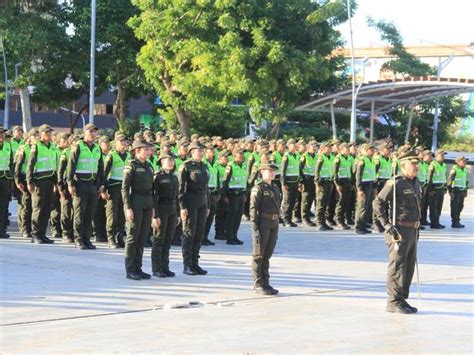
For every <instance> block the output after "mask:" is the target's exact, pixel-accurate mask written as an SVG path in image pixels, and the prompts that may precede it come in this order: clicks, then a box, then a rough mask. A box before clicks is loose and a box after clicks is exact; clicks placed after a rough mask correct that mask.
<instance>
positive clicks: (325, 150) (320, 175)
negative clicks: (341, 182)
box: [314, 143, 334, 231]
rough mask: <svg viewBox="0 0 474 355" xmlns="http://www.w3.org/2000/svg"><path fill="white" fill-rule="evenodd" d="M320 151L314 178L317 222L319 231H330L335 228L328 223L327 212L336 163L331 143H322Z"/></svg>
mask: <svg viewBox="0 0 474 355" xmlns="http://www.w3.org/2000/svg"><path fill="white" fill-rule="evenodd" d="M320 149H321V154H320V155H319V158H318V160H317V162H316V170H315V178H314V181H315V183H316V222H317V229H318V230H321V231H329V230H333V228H332V227H330V226H329V225H328V224H327V223H326V211H327V208H328V206H329V200H330V198H331V193H332V189H333V186H334V185H333V178H334V176H333V174H334V168H333V166H334V162H333V160H332V156H331V146H330V144H329V143H322V144H321V148H320Z"/></svg>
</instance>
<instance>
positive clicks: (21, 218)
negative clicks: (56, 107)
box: [13, 128, 39, 240]
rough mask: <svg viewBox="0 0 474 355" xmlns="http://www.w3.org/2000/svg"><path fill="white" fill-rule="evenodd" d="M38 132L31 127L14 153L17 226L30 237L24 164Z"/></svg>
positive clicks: (28, 201) (28, 203) (28, 202)
mask: <svg viewBox="0 0 474 355" xmlns="http://www.w3.org/2000/svg"><path fill="white" fill-rule="evenodd" d="M38 138H39V132H38V130H37V129H36V128H34V129H31V130H30V131H29V132H28V133H27V135H26V136H25V143H24V144H23V145H22V146H20V147H19V148H18V149H17V151H16V154H15V162H14V172H13V175H14V177H15V185H16V187H17V188H18V190H19V191H20V194H21V196H20V198H19V200H18V227H19V229H20V233H21V235H22V236H23V238H26V239H30V240H31V239H32V238H31V214H32V207H31V194H30V192H29V191H28V188H27V184H26V166H27V164H28V160H29V158H30V150H31V144H36V141H37V140H38Z"/></svg>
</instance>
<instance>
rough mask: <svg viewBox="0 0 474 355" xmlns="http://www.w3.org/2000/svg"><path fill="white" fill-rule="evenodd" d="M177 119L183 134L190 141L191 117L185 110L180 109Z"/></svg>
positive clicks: (177, 111)
mask: <svg viewBox="0 0 474 355" xmlns="http://www.w3.org/2000/svg"><path fill="white" fill-rule="evenodd" d="M176 117H177V118H178V122H179V127H180V129H181V134H182V135H183V136H184V137H186V138H188V139H189V138H191V131H190V124H191V117H190V116H189V115H188V114H187V113H186V111H185V110H184V109H183V108H178V109H177V110H176Z"/></svg>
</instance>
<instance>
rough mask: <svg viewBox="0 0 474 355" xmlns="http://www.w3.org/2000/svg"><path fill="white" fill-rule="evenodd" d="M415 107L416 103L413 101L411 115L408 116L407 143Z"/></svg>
mask: <svg viewBox="0 0 474 355" xmlns="http://www.w3.org/2000/svg"><path fill="white" fill-rule="evenodd" d="M414 107H415V103H414V102H412V103H411V104H410V115H409V116H408V124H407V131H406V132H405V143H408V139H409V138H410V131H411V123H412V122H413V109H414Z"/></svg>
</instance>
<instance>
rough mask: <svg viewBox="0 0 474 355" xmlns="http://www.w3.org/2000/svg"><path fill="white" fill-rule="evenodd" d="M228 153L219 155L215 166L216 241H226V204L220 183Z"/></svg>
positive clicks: (222, 179) (225, 151)
mask: <svg viewBox="0 0 474 355" xmlns="http://www.w3.org/2000/svg"><path fill="white" fill-rule="evenodd" d="M229 154H230V153H229V151H228V150H226V149H224V150H222V151H221V152H220V153H219V157H218V163H217V165H216V169H217V175H218V181H219V194H220V198H219V200H218V202H217V207H216V218H215V225H214V228H215V231H216V236H215V239H216V240H226V237H225V218H226V217H225V215H226V213H225V212H226V203H225V201H224V198H223V196H222V195H223V194H222V182H223V181H224V175H225V171H226V168H227V163H228V157H229Z"/></svg>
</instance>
